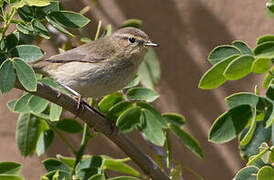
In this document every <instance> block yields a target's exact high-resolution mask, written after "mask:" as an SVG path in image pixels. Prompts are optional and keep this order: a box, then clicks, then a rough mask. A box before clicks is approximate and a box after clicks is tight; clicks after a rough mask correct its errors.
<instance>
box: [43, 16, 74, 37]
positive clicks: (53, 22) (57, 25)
mask: <svg viewBox="0 0 274 180" xmlns="http://www.w3.org/2000/svg"><path fill="white" fill-rule="evenodd" d="M46 20H47V21H48V22H49V23H50V24H51V25H52V26H53V27H55V28H56V29H57V30H58V31H60V32H62V33H64V34H66V35H68V36H70V37H74V35H73V34H71V33H70V32H69V31H68V30H66V29H65V28H63V27H62V26H61V25H60V24H59V23H57V22H56V21H55V20H53V19H51V17H49V16H46Z"/></svg>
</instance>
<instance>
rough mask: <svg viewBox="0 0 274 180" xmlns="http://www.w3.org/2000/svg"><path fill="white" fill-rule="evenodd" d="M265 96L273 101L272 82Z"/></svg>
mask: <svg viewBox="0 0 274 180" xmlns="http://www.w3.org/2000/svg"><path fill="white" fill-rule="evenodd" d="M266 97H268V98H269V99H271V100H272V101H274V84H271V85H270V86H269V87H268V89H267V91H266Z"/></svg>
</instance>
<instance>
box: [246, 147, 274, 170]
mask: <svg viewBox="0 0 274 180" xmlns="http://www.w3.org/2000/svg"><path fill="white" fill-rule="evenodd" d="M269 150H270V148H269V147H268V148H265V149H264V150H263V151H261V152H260V153H259V154H257V156H255V157H254V158H253V159H251V160H250V161H249V162H247V163H246V166H250V165H251V164H253V163H254V162H255V161H256V160H257V159H259V158H260V157H262V156H263V155H264V154H265V153H266V152H267V151H269Z"/></svg>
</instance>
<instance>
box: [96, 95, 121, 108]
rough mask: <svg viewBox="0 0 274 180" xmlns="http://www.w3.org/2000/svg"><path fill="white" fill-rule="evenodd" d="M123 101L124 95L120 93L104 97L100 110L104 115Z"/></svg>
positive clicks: (99, 106)
mask: <svg viewBox="0 0 274 180" xmlns="http://www.w3.org/2000/svg"><path fill="white" fill-rule="evenodd" d="M122 100H123V94H122V93H120V92H115V93H112V94H109V95H106V96H104V98H103V99H102V100H101V101H100V102H99V104H98V109H99V110H100V111H101V112H102V113H107V112H108V110H109V109H110V108H111V107H112V106H113V105H115V104H117V103H118V102H120V101H122Z"/></svg>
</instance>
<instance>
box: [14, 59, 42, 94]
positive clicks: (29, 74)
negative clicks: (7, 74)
mask: <svg viewBox="0 0 274 180" xmlns="http://www.w3.org/2000/svg"><path fill="white" fill-rule="evenodd" d="M13 64H14V66H15V69H16V74H17V77H18V79H19V81H20V83H21V84H22V86H23V87H24V88H25V89H26V90H28V91H36V88H37V80H36V76H35V73H34V71H33V69H32V68H31V67H30V66H29V65H28V64H26V63H25V62H24V61H23V60H21V59H19V58H14V59H13Z"/></svg>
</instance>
